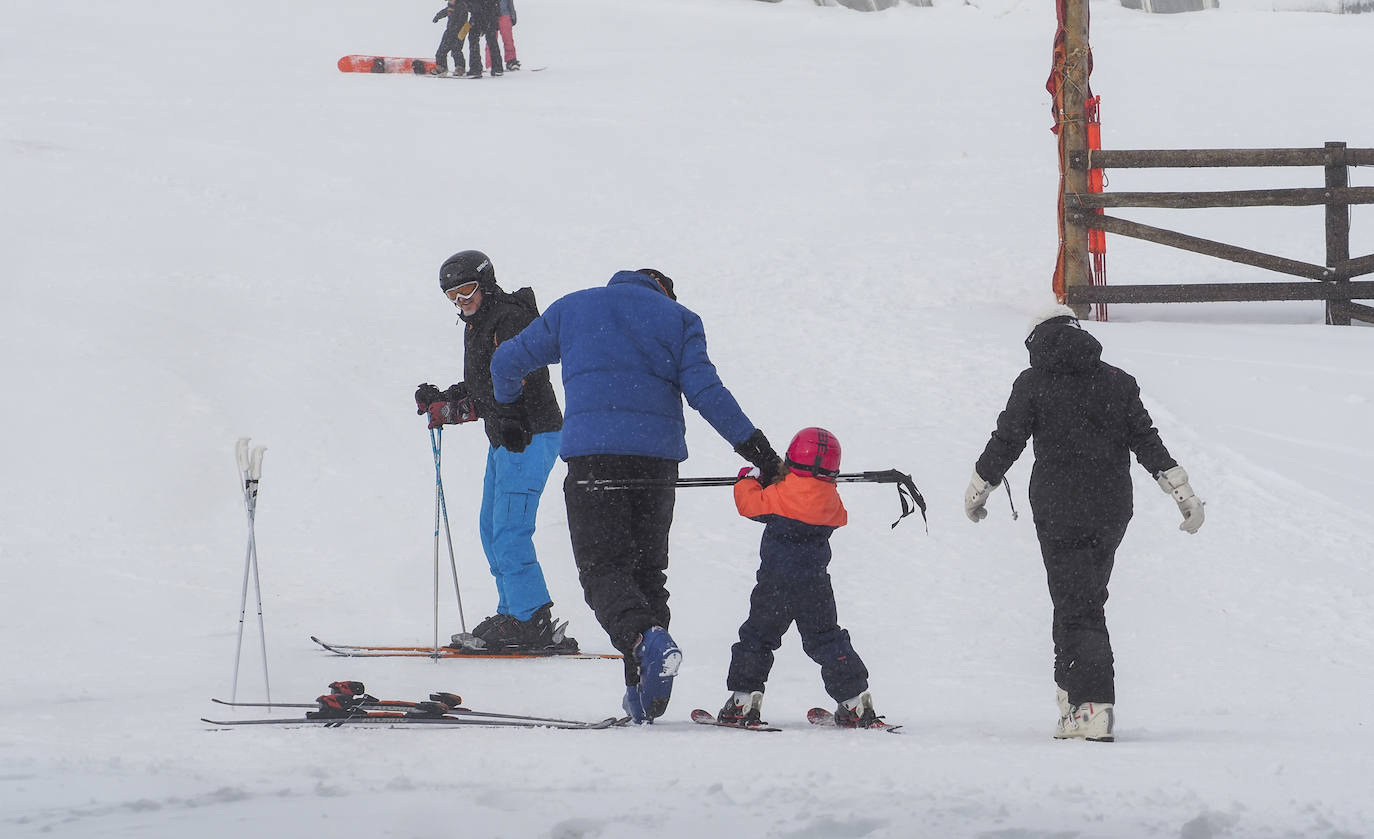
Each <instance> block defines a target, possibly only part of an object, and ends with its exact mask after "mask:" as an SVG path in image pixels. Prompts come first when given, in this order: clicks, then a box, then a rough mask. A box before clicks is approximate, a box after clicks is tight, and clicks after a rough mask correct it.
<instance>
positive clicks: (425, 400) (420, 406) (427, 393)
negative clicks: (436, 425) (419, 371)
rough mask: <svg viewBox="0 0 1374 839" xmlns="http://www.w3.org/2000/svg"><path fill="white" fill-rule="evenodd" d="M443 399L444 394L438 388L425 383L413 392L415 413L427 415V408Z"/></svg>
mask: <svg viewBox="0 0 1374 839" xmlns="http://www.w3.org/2000/svg"><path fill="white" fill-rule="evenodd" d="M443 398H444V394H443V392H442V391H441V390H439V388H437V387H435V386H434V385H432V384H430V383H429V382H425V383H424V384H422V385H420V387H419V388H417V389H416V390H415V413H417V414H427V413H429V406H430V405H431V404H433V403H435V402H438V401H440V400H441V399H443Z"/></svg>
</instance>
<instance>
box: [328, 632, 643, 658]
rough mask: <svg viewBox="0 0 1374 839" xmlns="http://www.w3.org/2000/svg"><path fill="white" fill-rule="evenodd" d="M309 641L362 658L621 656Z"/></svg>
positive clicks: (565, 650)
mask: <svg viewBox="0 0 1374 839" xmlns="http://www.w3.org/2000/svg"><path fill="white" fill-rule="evenodd" d="M310 640H311V641H314V642H315V643H316V644H319V645H320V646H321V647H324V648H325V649H326V650H328V651H329V652H331V653H334V654H335V655H342V656H356V657H362V658H379V657H386V658H396V657H400V658H584V659H585V658H593V659H595V658H615V659H618V658H623V656H621V655H620V653H584V652H582V651H581V650H579V649H577V648H576V647H558V646H555V647H548V648H545V649H542V650H467V649H460V648H457V647H440V648H439V650H438V652H437V653H436V652H435V650H434V648H433V647H414V646H383V645H380V644H333V643H327V642H325V641H321V640H320V639H319V638H317V637H316V636H314V635H311V636H310Z"/></svg>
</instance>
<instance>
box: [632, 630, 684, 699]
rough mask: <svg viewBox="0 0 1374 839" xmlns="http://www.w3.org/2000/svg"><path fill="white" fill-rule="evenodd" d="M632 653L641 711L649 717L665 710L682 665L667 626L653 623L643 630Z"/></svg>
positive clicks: (680, 655) (680, 656) (680, 652)
mask: <svg viewBox="0 0 1374 839" xmlns="http://www.w3.org/2000/svg"><path fill="white" fill-rule="evenodd" d="M635 654H636V655H637V656H638V658H639V697H640V700H641V701H642V702H643V704H644V715H645V716H646V717H647V718H649V719H651V720H652V719H655V718H657V717H661V716H663V712H664V711H667V710H668V700H669V698H670V697H671V696H672V694H673V679H674V678H675V677H676V676H677V671H678V668H679V667H681V666H682V650H679V649H678V647H677V644H675V643H673V637H672V636H671V635H669V634H668V630H666V629H664V628H663V627H661V626H655V627H651V628H649V629H647V630H645V631H644V634H643V635H642V636H641V638H640V642H639V643H638V644H636V645H635Z"/></svg>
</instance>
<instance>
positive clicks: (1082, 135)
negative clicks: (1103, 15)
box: [1059, 0, 1092, 317]
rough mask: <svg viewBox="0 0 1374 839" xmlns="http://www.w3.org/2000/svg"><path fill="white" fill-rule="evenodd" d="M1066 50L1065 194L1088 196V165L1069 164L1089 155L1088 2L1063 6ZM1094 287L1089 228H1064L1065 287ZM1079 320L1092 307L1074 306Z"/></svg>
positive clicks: (1062, 140)
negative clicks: (1089, 250) (1082, 154)
mask: <svg viewBox="0 0 1374 839" xmlns="http://www.w3.org/2000/svg"><path fill="white" fill-rule="evenodd" d="M1064 47H1065V50H1066V52H1067V58H1066V60H1065V62H1064V80H1063V86H1064V89H1063V91H1062V92H1061V94H1060V95H1061V101H1062V102H1063V103H1064V106H1063V107H1064V111H1063V114H1062V117H1061V122H1060V127H1059V142H1060V143H1062V144H1063V151H1064V154H1063V155H1062V156H1061V158H1060V159H1061V160H1064V161H1066V165H1065V171H1064V195H1061V196H1059V200H1060V201H1065V200H1067V196H1069V195H1085V194H1087V192H1088V169H1087V167H1086V166H1082V167H1079V166H1071V165H1067V161H1069V160H1071V159H1072V157H1073V154H1074V152H1081V153H1084V154H1085V155H1086V152H1087V150H1088V126H1087V109H1086V103H1087V99H1088V90H1089V88H1088V72H1089V67H1090V62H1091V60H1092V59H1091V56H1092V52H1091V47H1090V46H1089V43H1088V0H1067V2H1066V3H1065V6H1064ZM1091 284H1092V272H1091V267H1090V263H1089V261H1088V228H1087V227H1085V226H1084V225H1081V224H1065V225H1064V288H1065V289H1066V290H1067V289H1069V288H1072V287H1074V286H1086V285H1091ZM1071 308H1073V310H1074V313H1075V314H1077V315H1078V316H1079V317H1087V316H1088V313H1089V312H1090V311H1091V307H1090V306H1088V305H1086V304H1082V303H1080V304H1078V305H1076V306H1072V307H1071Z"/></svg>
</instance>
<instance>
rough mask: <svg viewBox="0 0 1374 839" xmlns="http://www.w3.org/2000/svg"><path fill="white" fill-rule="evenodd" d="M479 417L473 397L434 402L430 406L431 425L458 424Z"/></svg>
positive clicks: (433, 426)
mask: <svg viewBox="0 0 1374 839" xmlns="http://www.w3.org/2000/svg"><path fill="white" fill-rule="evenodd" d="M475 419H477V406H476V405H474V404H472V397H470V396H469V397H464V398H462V399H459V400H458V401H456V402H449V401H445V402H433V403H431V404H430V406H429V427H430V428H438V427H439V426H441V425H458V424H460V423H464V422H472V421H473V420H475Z"/></svg>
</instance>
